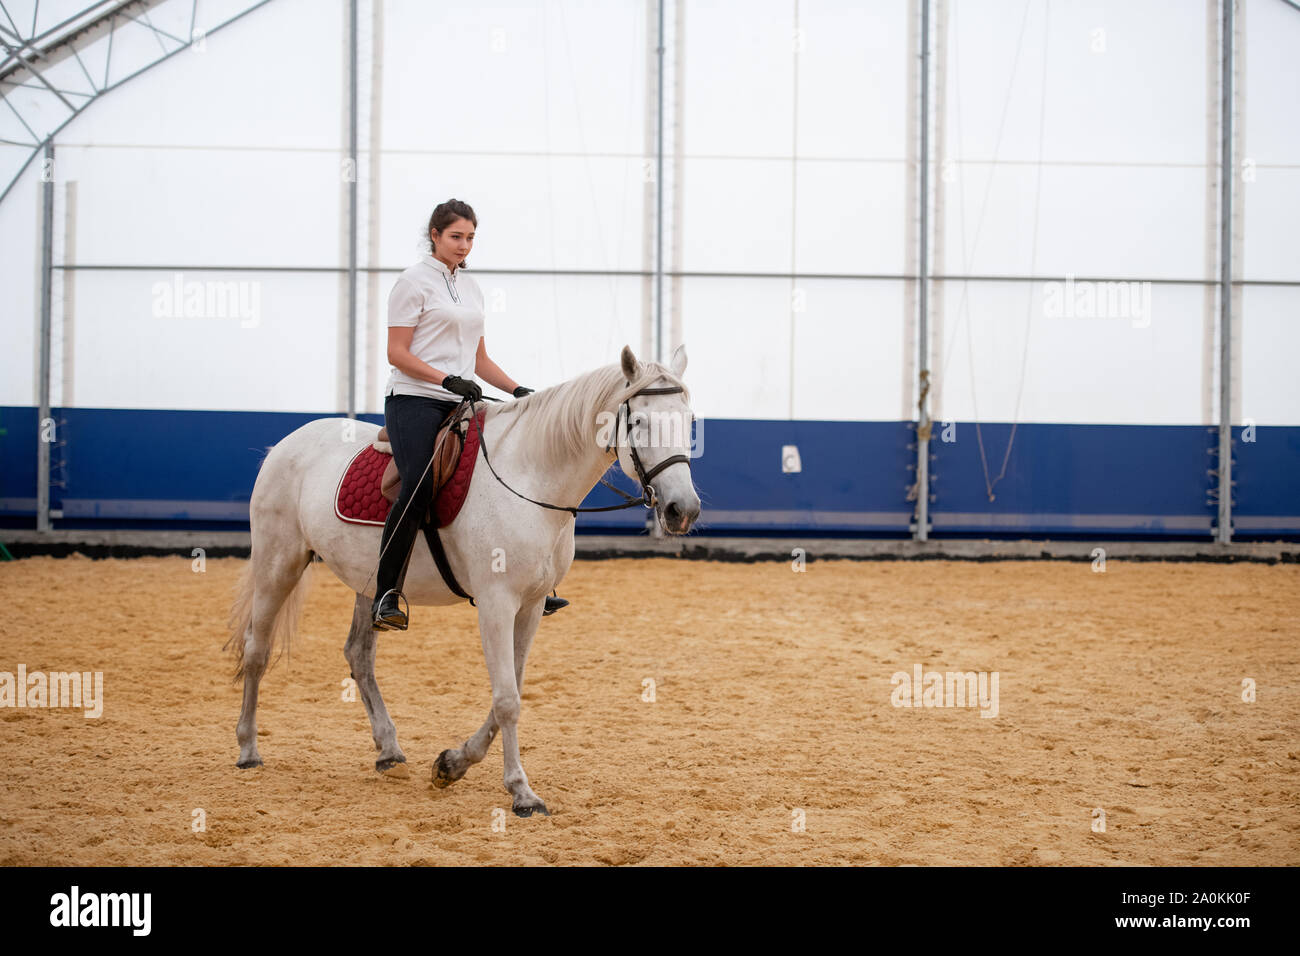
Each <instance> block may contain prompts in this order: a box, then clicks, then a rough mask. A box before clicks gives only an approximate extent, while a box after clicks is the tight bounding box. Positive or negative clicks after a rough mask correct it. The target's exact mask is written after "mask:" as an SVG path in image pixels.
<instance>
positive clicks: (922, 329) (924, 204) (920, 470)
mask: <svg viewBox="0 0 1300 956" xmlns="http://www.w3.org/2000/svg"><path fill="white" fill-rule="evenodd" d="M920 178H921V188H920V189H919V190H918V205H919V215H920V220H921V227H920V237H919V243H920V250H919V255H918V258H917V279H916V281H917V303H918V311H919V312H920V315H919V317H918V321H917V351H918V353H919V354H918V355H917V363H916V365H917V386H918V388H917V395H918V396H919V397H918V398H917V403H916V404H917V416H916V530H915V531H914V532H913V535H912V536H913V538H915V539H916V540H917V541H928V540H929V538H930V325H929V320H930V315H929V312H930V303H929V286H930V275H929V273H930V228H929V224H930V216H929V213H930V0H921V157H920Z"/></svg>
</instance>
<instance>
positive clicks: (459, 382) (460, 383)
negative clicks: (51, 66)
mask: <svg viewBox="0 0 1300 956" xmlns="http://www.w3.org/2000/svg"><path fill="white" fill-rule="evenodd" d="M442 387H443V388H445V389H446V390H447V391H449V392H455V393H456V394H457V395H461V396H463V397H465V398H469V399H472V400H474V401H476V402H481V401H482V400H483V389H481V388H479V384H478V382H467V381H465V379H463V378H461V377H460V376H459V375H448V376H447V377H446V378H444V379H443V380H442Z"/></svg>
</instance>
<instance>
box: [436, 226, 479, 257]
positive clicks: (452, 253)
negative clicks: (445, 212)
mask: <svg viewBox="0 0 1300 956" xmlns="http://www.w3.org/2000/svg"><path fill="white" fill-rule="evenodd" d="M429 237H430V238H431V239H432V240H433V243H434V255H436V256H437V257H438V258H439V259H442V260H443V261H444V262H451V263H453V264H454V265H460V264H461V263H462V262H464V261H465V257H466V256H468V255H469V251H470V249H472V248H473V246H474V224H473V223H472V222H470V221H469V220H468V219H457V220H456V221H455V222H453V223H452V224H451V225H450V226H448V227H447V228H446V229H444V230H442V232H439V231H438V230H436V229H434V230H433V231H432V232H431V233H430V236H429Z"/></svg>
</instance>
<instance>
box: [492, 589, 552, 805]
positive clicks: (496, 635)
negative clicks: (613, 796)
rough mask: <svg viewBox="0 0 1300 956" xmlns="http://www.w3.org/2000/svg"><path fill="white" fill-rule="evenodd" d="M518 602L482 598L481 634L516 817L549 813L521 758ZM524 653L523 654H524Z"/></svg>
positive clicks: (506, 780)
mask: <svg viewBox="0 0 1300 956" xmlns="http://www.w3.org/2000/svg"><path fill="white" fill-rule="evenodd" d="M520 610H521V609H520V607H519V602H518V600H517V599H516V598H515V597H514V596H513V595H506V594H494V595H492V596H491V597H487V596H486V595H485V596H484V599H481V600H480V601H479V612H478V621H479V634H480V636H481V637H482V639H483V659H484V660H485V661H486V663H487V669H488V676H489V677H490V678H491V680H492V716H493V717H494V718H495V719H496V723H497V726H498V727H499V728H500V730H501V750H502V752H503V756H504V757H505V772H504V775H503V779H504V783H505V788H506V789H507V790H508V791H510V795H511V796H512V797H513V798H514V801H513V804H512V806H511V809H513V810H514V812H515V816H519V817H530V816H532V815H533V814H534V813H541V814H545V815H546V816H550V811H549V810H547V809H546V804H544V803H543V802H542V799H541V797H539V796H537V794H535V793H533V790H532V787H530V786H529V785H528V775H527V774H526V773H524V767H523V764H522V763H521V762H520V760H519V711H520V697H519V686H520V680H521V676H516V673H517V672H518V674H519V675H522V667H521V666H519V665H517V664H516V655H515V618H516V617H517V616H518V614H519V611H520ZM521 656H522V655H521Z"/></svg>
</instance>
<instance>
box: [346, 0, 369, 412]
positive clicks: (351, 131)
mask: <svg viewBox="0 0 1300 956" xmlns="http://www.w3.org/2000/svg"><path fill="white" fill-rule="evenodd" d="M348 18H349V20H350V21H351V24H352V26H351V36H350V37H349V38H348V63H349V66H348V69H349V71H350V74H349V76H348V157H349V158H350V159H351V168H350V170H349V171H350V172H351V174H352V175H351V176H350V181H349V183H348V349H347V356H348V418H356V417H357V181H358V179H359V178H360V172H359V170H358V169H357V0H350V2H349V4H348ZM373 160H374V157H373V156H372V157H371V161H372V162H373Z"/></svg>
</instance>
